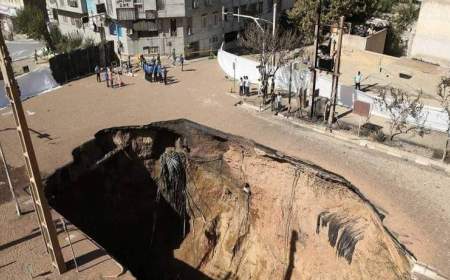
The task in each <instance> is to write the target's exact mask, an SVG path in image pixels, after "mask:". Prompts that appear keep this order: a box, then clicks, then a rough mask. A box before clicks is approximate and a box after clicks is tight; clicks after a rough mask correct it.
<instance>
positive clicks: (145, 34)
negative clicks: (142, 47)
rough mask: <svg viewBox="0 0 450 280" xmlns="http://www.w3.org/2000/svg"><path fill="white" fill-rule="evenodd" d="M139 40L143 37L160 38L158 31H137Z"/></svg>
mask: <svg viewBox="0 0 450 280" xmlns="http://www.w3.org/2000/svg"><path fill="white" fill-rule="evenodd" d="M137 36H138V37H139V38H143V37H158V31H137Z"/></svg>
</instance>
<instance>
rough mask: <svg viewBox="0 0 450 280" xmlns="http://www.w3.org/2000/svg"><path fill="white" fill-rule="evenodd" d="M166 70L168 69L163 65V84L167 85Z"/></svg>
mask: <svg viewBox="0 0 450 280" xmlns="http://www.w3.org/2000/svg"><path fill="white" fill-rule="evenodd" d="M167 72H169V71H167V67H164V72H163V73H164V84H165V85H167Z"/></svg>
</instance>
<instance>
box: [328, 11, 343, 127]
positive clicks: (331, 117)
mask: <svg viewBox="0 0 450 280" xmlns="http://www.w3.org/2000/svg"><path fill="white" fill-rule="evenodd" d="M344 19H345V17H343V16H342V17H341V18H340V21H339V30H338V34H339V35H338V42H337V50H336V60H335V62H334V71H333V85H332V86H333V87H332V89H331V98H330V101H331V104H330V115H329V116H328V127H329V129H330V130H331V125H332V124H333V122H334V112H335V111H336V100H337V92H338V86H339V75H340V72H339V70H340V66H341V49H342V35H343V33H344Z"/></svg>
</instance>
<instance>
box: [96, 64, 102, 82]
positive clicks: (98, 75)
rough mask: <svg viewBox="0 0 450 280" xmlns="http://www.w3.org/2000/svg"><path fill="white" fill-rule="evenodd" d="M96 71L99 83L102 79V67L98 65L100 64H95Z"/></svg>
mask: <svg viewBox="0 0 450 280" xmlns="http://www.w3.org/2000/svg"><path fill="white" fill-rule="evenodd" d="M94 71H95V75H96V76H97V83H100V82H101V81H102V79H101V78H100V67H98V65H95V68H94Z"/></svg>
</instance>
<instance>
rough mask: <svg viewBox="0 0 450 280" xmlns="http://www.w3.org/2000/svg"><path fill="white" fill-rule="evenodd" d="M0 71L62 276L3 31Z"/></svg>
mask: <svg viewBox="0 0 450 280" xmlns="http://www.w3.org/2000/svg"><path fill="white" fill-rule="evenodd" d="M0 68H1V71H2V74H3V80H4V83H5V92H6V96H7V97H8V99H9V102H10V103H11V110H12V112H13V115H14V120H15V123H16V127H17V133H18V135H19V140H20V144H21V146H22V152H23V157H24V160H25V166H26V170H27V173H28V176H29V178H30V191H31V197H32V199H33V205H34V210H35V211H36V217H37V219H38V223H39V228H40V230H41V234H42V237H43V239H44V243H45V248H46V250H47V253H49V254H50V257H51V262H52V265H53V266H55V267H56V268H57V269H58V271H59V273H63V272H65V270H66V264H65V262H64V258H63V256H62V252H61V247H60V246H59V242H58V236H57V233H56V228H55V224H54V223H53V219H52V216H51V213H50V209H49V207H48V204H47V200H46V198H45V195H44V191H43V188H42V179H41V174H40V172H39V166H38V163H37V160H36V155H35V153H34V149H33V143H32V142H31V137H30V132H29V131H28V124H27V120H26V118H25V114H24V112H23V107H22V101H21V100H20V89H19V86H18V84H17V81H16V79H15V78H14V72H13V68H12V63H11V57H10V56H9V52H8V48H7V47H6V44H5V39H4V38H3V32H2V31H1V29H0Z"/></svg>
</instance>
